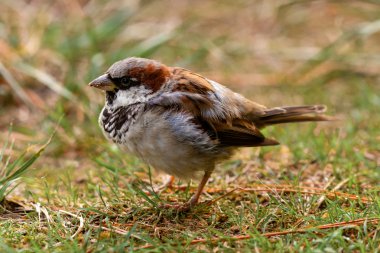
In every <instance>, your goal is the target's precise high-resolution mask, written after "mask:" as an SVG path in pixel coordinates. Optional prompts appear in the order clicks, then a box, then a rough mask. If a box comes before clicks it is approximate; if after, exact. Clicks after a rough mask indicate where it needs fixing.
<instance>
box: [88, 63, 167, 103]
mask: <svg viewBox="0 0 380 253" xmlns="http://www.w3.org/2000/svg"><path fill="white" fill-rule="evenodd" d="M169 77H170V70H169V68H168V67H166V66H165V65H163V64H161V63H160V62H157V61H154V60H149V59H143V58H135V57H131V58H126V59H124V60H121V61H118V62H116V63H114V64H113V65H112V66H111V67H110V68H109V69H108V70H107V71H106V73H105V74H103V75H101V76H99V77H98V78H96V79H94V80H93V81H92V82H90V83H89V86H91V87H94V88H98V89H101V90H104V91H106V103H107V104H108V105H110V106H127V105H130V104H135V103H143V102H146V101H148V100H149V98H151V97H153V96H154V94H155V93H157V91H159V90H160V89H161V88H162V86H163V85H164V84H165V83H166V82H167V78H169Z"/></svg>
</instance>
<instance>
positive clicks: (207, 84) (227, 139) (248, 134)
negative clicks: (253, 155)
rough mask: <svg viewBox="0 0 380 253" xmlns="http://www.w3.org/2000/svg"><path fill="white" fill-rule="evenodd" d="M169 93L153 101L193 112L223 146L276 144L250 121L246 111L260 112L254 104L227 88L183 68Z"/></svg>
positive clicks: (175, 74)
mask: <svg viewBox="0 0 380 253" xmlns="http://www.w3.org/2000/svg"><path fill="white" fill-rule="evenodd" d="M171 82H172V83H169V86H170V87H171V89H170V92H167V93H164V94H162V95H161V96H159V97H158V98H156V99H153V100H152V101H151V102H150V105H151V106H162V107H167V108H172V109H178V110H180V111H186V112H188V113H190V114H191V115H192V116H193V117H194V119H195V121H196V123H197V124H198V126H199V127H200V128H202V129H203V130H204V131H205V132H207V133H209V135H210V137H213V138H216V139H217V140H218V142H219V144H220V145H223V146H245V147H248V146H267V145H276V144H278V142H277V141H274V140H271V139H267V138H265V137H264V135H263V134H262V133H261V132H260V131H259V129H258V128H257V127H256V126H255V125H254V123H253V122H252V121H250V120H248V119H245V117H244V115H245V114H246V110H247V108H248V109H249V110H250V111H252V108H254V110H257V111H258V112H261V111H262V110H263V108H265V107H264V106H261V105H258V104H254V103H253V102H251V101H249V100H248V99H245V98H244V97H242V96H241V95H239V94H237V93H234V92H232V91H231V90H229V89H228V88H226V87H224V86H222V85H220V84H218V83H216V82H213V81H210V80H207V79H206V78H204V77H202V76H200V75H198V74H195V73H193V72H191V71H189V70H186V69H182V68H172V80H171Z"/></svg>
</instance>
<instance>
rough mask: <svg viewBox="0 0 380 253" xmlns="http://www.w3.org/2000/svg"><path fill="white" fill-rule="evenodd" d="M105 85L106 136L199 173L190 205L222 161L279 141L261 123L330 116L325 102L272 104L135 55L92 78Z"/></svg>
mask: <svg viewBox="0 0 380 253" xmlns="http://www.w3.org/2000/svg"><path fill="white" fill-rule="evenodd" d="M89 86H91V87H94V88H97V89H101V90H104V91H105V105H104V107H103V109H102V111H101V113H100V116H99V124H100V127H101V129H102V131H103V133H104V135H105V137H106V138H107V139H108V140H111V141H112V142H114V143H116V144H117V145H118V146H119V147H120V148H121V149H122V150H123V151H125V152H128V153H130V154H133V155H135V156H137V157H139V158H140V159H141V160H143V161H144V162H145V163H147V164H148V165H150V166H152V167H153V168H155V169H156V170H159V171H162V172H165V173H167V174H169V175H172V176H175V177H179V178H182V179H196V178H200V177H201V181H200V183H199V186H198V188H197V190H196V192H195V193H194V195H193V196H192V197H191V199H190V200H189V201H188V202H187V203H184V204H182V205H173V206H176V207H178V209H180V210H188V209H190V208H191V207H193V206H195V205H196V204H197V203H198V200H199V198H200V196H201V194H202V191H203V189H204V187H205V185H206V183H207V181H208V179H209V178H210V176H211V173H212V172H213V171H214V169H215V166H216V164H218V163H220V162H221V161H223V160H226V159H228V158H229V157H231V156H232V154H233V153H234V151H235V150H236V149H237V148H240V147H261V146H272V145H278V144H279V143H278V142H277V141H276V140H274V139H271V138H267V137H265V136H264V135H263V134H262V133H261V132H260V129H261V128H263V127H266V126H269V125H274V124H281V123H291V122H303V121H328V120H331V117H330V116H327V115H324V114H323V113H324V112H325V111H326V106H324V105H301V106H281V107H274V108H267V107H266V106H264V105H261V104H258V103H256V102H253V101H251V100H249V99H247V98H245V97H243V96H242V95H240V94H238V93H235V92H233V91H232V90H230V89H228V88H227V87H225V86H223V85H221V84H219V83H217V82H215V81H212V80H210V79H207V78H205V77H203V76H201V75H199V74H197V73H194V72H192V71H190V70H187V69H184V68H180V67H168V66H166V65H164V64H162V63H160V62H158V61H155V60H151V59H144V58H136V57H130V58H126V59H124V60H121V61H117V62H116V63H114V64H113V65H112V66H111V67H110V68H109V69H108V70H107V71H106V72H105V74H103V75H101V76H99V77H98V78H96V79H95V80H93V81H92V82H90V83H89Z"/></svg>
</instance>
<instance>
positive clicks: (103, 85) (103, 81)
mask: <svg viewBox="0 0 380 253" xmlns="http://www.w3.org/2000/svg"><path fill="white" fill-rule="evenodd" d="M88 85H89V86H91V87H94V88H97V89H101V90H106V91H113V90H114V89H115V88H116V86H115V84H114V83H113V82H112V81H111V79H110V78H109V77H108V75H107V74H104V75H101V76H99V77H98V78H96V79H94V80H92V81H91V82H90V83H89V84H88Z"/></svg>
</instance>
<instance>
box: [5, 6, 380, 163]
mask: <svg viewBox="0 0 380 253" xmlns="http://www.w3.org/2000/svg"><path fill="white" fill-rule="evenodd" d="M0 11H1V13H2V14H1V17H0V57H1V58H0V61H1V65H0V73H1V77H0V78H1V79H0V104H1V108H0V129H1V130H2V131H1V132H2V133H4V134H6V132H7V129H8V126H9V124H10V123H11V122H13V126H14V127H13V132H14V135H15V136H16V137H15V138H16V139H17V140H18V142H19V143H21V142H24V141H25V142H35V141H39V140H41V139H43V138H44V137H45V138H46V136H47V135H48V133H49V131H51V127H52V125H54V124H56V122H57V121H58V119H59V118H60V117H61V116H62V115H64V119H63V120H62V122H61V123H60V125H61V127H62V128H60V129H59V130H58V132H59V134H58V135H57V139H59V141H60V142H61V143H60V145H59V146H56V147H55V150H56V154H59V156H62V155H65V154H66V155H74V156H75V154H72V153H75V152H76V151H80V150H82V148H86V146H87V145H90V146H91V145H92V141H95V140H88V138H89V137H91V138H94V139H97V136H99V135H100V131H99V129H98V126H97V123H96V119H97V115H98V113H99V110H100V108H101V106H102V103H103V98H102V94H99V93H98V92H97V91H94V90H92V89H89V88H88V87H86V84H87V83H88V82H89V81H90V80H91V79H92V78H94V77H96V76H98V75H99V74H101V73H103V72H104V71H105V70H106V69H107V68H108V67H109V66H110V65H111V64H112V63H113V62H115V61H116V60H120V59H123V58H125V57H128V56H140V57H147V58H154V59H157V60H160V61H162V62H163V63H165V64H167V65H170V66H182V67H186V68H189V69H192V70H194V71H197V72H199V73H201V74H203V75H205V76H207V77H208V78H211V79H214V80H216V81H218V82H220V83H222V84H225V85H226V86H228V87H230V88H232V89H234V90H236V91H239V92H241V93H243V94H245V95H246V96H248V97H249V98H251V99H253V100H255V101H258V102H260V103H263V104H267V105H269V106H275V105H282V104H300V103H306V104H312V103H326V104H328V105H329V107H330V112H331V113H333V114H339V115H340V114H342V115H344V117H346V118H348V120H349V121H350V120H351V118H355V119H358V120H359V123H361V124H364V121H368V122H367V123H368V124H371V123H372V122H370V121H369V118H371V119H372V120H374V121H375V122H373V123H378V120H377V119H376V118H375V119H374V118H373V117H376V115H372V116H371V117H370V116H369V114H370V113H371V105H373V107H372V108H374V107H375V106H378V105H379V103H380V102H379V96H378V93H376V92H378V91H379V90H378V86H379V81H378V80H379V79H378V75H379V69H380V59H379V55H380V54H379V53H380V52H379V50H380V46H379V41H380V40H379V39H380V38H379V37H380V36H379V30H380V20H379V19H378V18H379V16H380V8H379V4H378V2H377V1H344V2H343V1H240V0H238V1H234V2H233V3H231V2H230V1H137V0H136V1H80V0H70V1H54V2H52V1H43V0H30V1H10V0H9V1H8V0H3V1H2V2H1V4H0ZM355 99H358V100H361V99H363V101H361V102H363V103H368V104H365V105H363V107H365V108H361V105H360V101H359V102H355ZM355 103H359V104H355ZM374 138H376V137H375V136H374ZM1 139H3V140H4V136H1ZM73 151H74V152H73ZM67 153H70V154H67Z"/></svg>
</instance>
